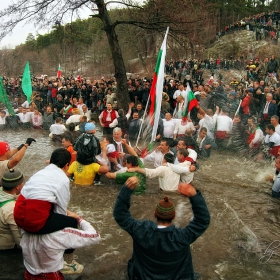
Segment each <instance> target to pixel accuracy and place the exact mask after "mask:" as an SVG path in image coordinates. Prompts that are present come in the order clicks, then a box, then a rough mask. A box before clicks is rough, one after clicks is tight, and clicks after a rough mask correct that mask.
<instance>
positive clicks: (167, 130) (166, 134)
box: [163, 113, 180, 146]
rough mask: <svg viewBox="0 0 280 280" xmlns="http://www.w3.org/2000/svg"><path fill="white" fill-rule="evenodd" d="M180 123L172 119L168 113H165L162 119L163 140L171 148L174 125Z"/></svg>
mask: <svg viewBox="0 0 280 280" xmlns="http://www.w3.org/2000/svg"><path fill="white" fill-rule="evenodd" d="M178 121H180V120H177V119H173V118H172V116H171V114H170V113H166V114H165V117H164V119H163V139H164V140H168V141H169V145H170V146H173V137H174V130H175V126H176V123H177V122H178Z"/></svg>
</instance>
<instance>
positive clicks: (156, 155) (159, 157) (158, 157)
mask: <svg viewBox="0 0 280 280" xmlns="http://www.w3.org/2000/svg"><path fill="white" fill-rule="evenodd" d="M167 153H171V154H172V155H173V154H174V153H173V152H172V151H170V150H169V151H168V152H167ZM163 157H164V154H163V153H162V152H161V151H153V152H152V153H151V154H149V155H147V156H146V157H145V158H144V161H148V162H154V166H155V167H159V166H161V165H162V161H163Z"/></svg>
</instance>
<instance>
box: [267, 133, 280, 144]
mask: <svg viewBox="0 0 280 280" xmlns="http://www.w3.org/2000/svg"><path fill="white" fill-rule="evenodd" d="M264 142H265V143H269V142H273V143H274V145H273V147H275V146H280V135H279V134H278V133H277V132H274V133H273V134H272V135H271V136H270V135H269V134H267V135H266V136H265V140H264Z"/></svg>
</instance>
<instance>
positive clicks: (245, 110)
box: [241, 94, 251, 115]
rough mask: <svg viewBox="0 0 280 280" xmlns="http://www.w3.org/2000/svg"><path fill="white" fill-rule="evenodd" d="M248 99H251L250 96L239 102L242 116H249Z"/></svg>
mask: <svg viewBox="0 0 280 280" xmlns="http://www.w3.org/2000/svg"><path fill="white" fill-rule="evenodd" d="M250 99H251V98H250V96H249V95H248V94H247V95H246V96H245V97H244V99H243V100H242V102H241V107H242V109H243V114H245V115H249V112H250V108H249V105H250Z"/></svg>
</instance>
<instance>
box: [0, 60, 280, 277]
mask: <svg viewBox="0 0 280 280" xmlns="http://www.w3.org/2000/svg"><path fill="white" fill-rule="evenodd" d="M185 63H186V64H187V61H185ZM186 64H185V65H186ZM246 65H247V66H246V68H247V75H246V76H244V77H242V78H241V79H237V78H235V77H233V78H232V79H231V81H230V82H229V83H228V84H224V83H223V82H222V81H221V80H219V77H217V78H216V79H215V78H214V76H211V77H209V79H208V80H207V81H206V82H204V83H201V80H200V79H195V77H194V76H191V75H189V74H187V75H184V76H183V77H182V78H183V79H181V81H180V80H179V79H178V80H176V79H174V78H170V79H168V78H167V77H166V78H165V82H164V88H163V93H162V104H161V115H160V118H159V124H158V128H157V133H156V141H155V142H154V143H153V144H154V145H153V149H152V150H151V149H150V147H149V148H148V147H145V146H144V147H143V146H141V143H144V142H146V141H147V139H145V137H147V131H149V127H150V126H151V125H150V123H149V120H148V116H147V113H146V112H147V111H148V110H147V111H146V110H145V108H146V107H147V108H148V107H149V102H148V97H149V92H150V87H151V83H152V81H151V80H149V79H147V78H135V79H132V78H129V79H128V90H129V99H130V103H129V104H127V105H124V104H122V106H121V105H120V104H118V102H117V100H118V99H117V90H116V81H115V80H114V79H113V78H111V79H108V80H105V79H101V80H93V81H86V80H85V79H84V80H83V79H81V78H80V77H79V78H77V79H68V78H65V79H52V80H49V79H48V78H47V77H44V78H42V79H41V80H40V79H39V80H33V90H34V91H33V95H32V98H31V102H27V101H24V102H23V100H21V96H12V100H11V105H12V107H13V110H14V112H12V113H11V112H8V110H7V108H5V107H4V106H3V105H2V108H1V110H0V127H1V129H7V128H10V129H15V128H18V127H21V128H23V129H43V130H46V131H49V136H50V138H51V139H52V140H53V141H58V142H61V145H62V148H59V149H56V150H55V151H54V152H53V153H52V155H51V157H50V160H49V161H48V163H49V164H48V165H47V167H46V168H44V169H43V170H40V171H38V172H37V173H35V174H34V175H33V176H31V178H30V179H29V180H28V181H27V182H26V183H25V184H24V185H23V174H22V173H21V172H20V171H19V170H16V169H14V168H15V167H16V165H17V163H18V162H19V161H20V160H22V158H23V157H24V153H25V151H26V149H27V148H29V146H30V145H31V144H32V142H33V141H35V139H32V138H28V139H27V141H26V143H25V144H22V145H20V146H19V147H18V148H16V149H13V150H11V149H10V146H9V144H8V143H6V142H3V141H2V142H0V178H1V185H2V188H1V189H0V216H1V218H2V217H3V218H6V217H8V218H7V222H6V223H4V222H1V223H0V235H1V236H2V235H3V236H9V237H7V240H9V242H8V243H5V244H1V242H0V248H1V249H11V248H14V246H20V247H21V248H22V252H23V257H24V264H25V267H26V272H25V279H43V278H42V277H50V278H47V279H63V276H62V274H73V273H81V272H82V271H83V266H82V265H81V264H79V263H78V262H77V261H76V260H75V258H74V254H73V252H74V249H75V248H78V247H83V246H88V245H91V244H95V243H97V242H99V241H100V235H99V233H98V232H97V231H96V230H95V229H94V228H93V227H92V226H91V225H90V224H89V223H88V222H86V221H84V220H83V219H82V218H81V217H79V216H78V215H77V214H75V213H73V212H71V211H69V210H68V208H67V206H68V203H69V197H70V190H69V185H70V181H73V183H74V184H76V185H83V186H87V185H103V184H104V179H103V178H105V177H107V178H109V179H112V180H114V181H115V182H116V183H117V184H122V185H123V187H122V189H121V191H120V193H119V196H118V197H117V200H116V205H115V209H114V217H115V219H116V221H117V223H118V224H119V225H120V227H122V228H123V229H124V230H126V231H127V232H128V233H129V234H130V235H131V236H132V238H133V242H134V249H133V250H134V251H133V257H132V259H131V260H130V261H129V263H128V274H129V277H130V279H154V278H158V279H166V275H168V277H167V278H168V279H182V278H184V279H196V278H197V276H195V275H196V274H195V273H194V270H193V267H192V262H191V256H190V248H189V246H190V244H191V243H192V242H194V240H195V239H196V238H197V237H199V236H200V235H201V234H202V233H203V232H204V231H205V230H206V228H207V227H208V225H209V221H210V216H209V212H208V210H207V206H206V204H205V202H204V199H203V197H202V195H201V193H200V192H199V191H197V190H195V188H194V187H193V186H192V182H193V180H194V176H195V173H196V170H197V169H198V168H199V165H198V164H197V159H206V158H209V157H210V156H211V150H212V149H225V150H229V149H230V150H233V151H235V152H240V153H241V155H242V156H245V154H246V155H248V154H250V155H252V156H255V157H256V158H257V159H260V158H270V159H271V158H272V157H273V158H274V157H276V176H275V178H270V180H272V182H273V188H272V196H273V197H277V198H279V197H280V185H279V182H278V181H279V180H278V179H279V178H278V177H279V176H278V173H279V157H278V155H279V150H280V125H279V109H280V107H279V105H280V103H279V102H280V91H279V90H280V87H279V82H278V70H279V62H278V60H277V59H276V58H275V56H274V55H272V56H271V57H270V58H269V57H267V58H264V59H259V58H256V59H254V60H249V61H247V63H246ZM180 67H181V68H182V67H184V64H182V65H181V66H180ZM38 84H39V86H38ZM40 85H41V86H42V87H40ZM44 85H45V86H44ZM43 88H44V90H43ZM190 91H192V93H193V94H194V96H195V98H196V100H197V103H196V104H197V105H196V106H195V107H194V108H193V109H192V110H191V111H190V112H189V113H188V114H187V115H185V114H184V113H183V112H185V108H186V107H187V105H188V104H187V100H188V95H189V94H190ZM19 101H21V102H19ZM97 126H99V127H100V128H101V130H102V132H103V133H102V134H103V135H102V136H100V135H97V133H96V130H97ZM141 128H143V129H142V131H141ZM143 131H145V132H146V134H144V133H143ZM149 137H150V136H149ZM135 142H136V143H138V144H139V143H140V145H138V146H135ZM149 146H150V145H149ZM149 162H150V165H153V167H154V168H147V167H145V165H147V164H148V163H149ZM200 164H204V161H200ZM57 178H60V180H59V183H58V181H57ZM147 178H158V182H159V188H160V189H161V190H163V191H178V192H179V193H181V194H184V195H186V196H188V197H190V202H191V204H192V207H193V212H194V216H195V218H194V219H193V221H191V222H190V223H189V224H188V226H187V227H185V228H184V229H180V228H175V227H174V226H172V220H173V219H174V217H175V210H174V205H173V203H172V201H171V200H170V199H169V198H168V197H165V198H164V199H163V200H161V201H160V202H159V203H158V204H157V206H156V209H155V217H156V221H157V222H156V223H153V222H140V221H137V220H135V219H133V218H132V216H131V214H130V213H129V206H130V197H131V194H132V193H133V194H135V195H139V194H142V195H143V194H144V193H145V190H146V188H147V186H146V179H147ZM53 180H55V181H53ZM34 209H37V212H36V215H35V214H33V210H34ZM196 218H197V219H196ZM1 221H2V220H1ZM78 225H79V226H80V227H81V230H79V229H77V228H78ZM18 227H19V228H20V229H21V234H18ZM69 228H71V229H69ZM41 236H43V237H41ZM143 236H146V238H145V240H151V242H146V241H145V242H143V240H144V239H143ZM171 239H172V240H173V242H171ZM175 239H176V240H177V241H178V242H175V243H176V244H180V246H179V245H178V246H177V245H176V246H175V245H174V244H175V243H174V240H175ZM1 240H2V239H1ZM159 243H160V244H161V246H160V247H159ZM155 248H157V249H155ZM31 252H34V254H31ZM55 252H56V253H55ZM167 252H169V253H171V254H167ZM51 256H52V257H51ZM139 256H141V257H139ZM171 259H172V262H170V260H171ZM42 263H44V264H45V265H44V266H42V265H41V264H42ZM167 263H168V264H169V263H170V264H171V263H172V268H170V267H169V266H168V265H167ZM163 264H164V265H163ZM183 264H184V265H183ZM175 272H176V276H175ZM36 277H37V278H36ZM40 277H41V278H40ZM55 277H57V278H55ZM164 277H165V278H164Z"/></svg>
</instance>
